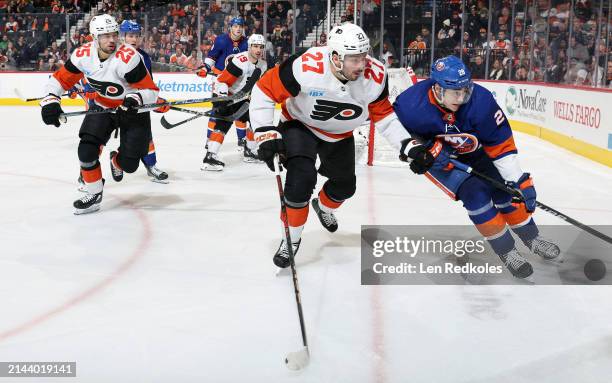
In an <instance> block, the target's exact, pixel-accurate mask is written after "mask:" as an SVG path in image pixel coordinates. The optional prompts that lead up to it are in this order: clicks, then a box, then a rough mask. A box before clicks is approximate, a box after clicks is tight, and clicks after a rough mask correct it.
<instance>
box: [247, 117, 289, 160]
mask: <svg viewBox="0 0 612 383" xmlns="http://www.w3.org/2000/svg"><path fill="white" fill-rule="evenodd" d="M254 136H255V142H256V143H257V153H258V155H259V159H260V160H262V161H264V162H265V163H266V165H268V168H270V170H272V171H274V155H276V154H279V155H280V158H281V162H282V161H283V158H284V156H285V154H286V152H285V143H284V142H283V136H282V135H281V134H280V132H279V131H278V130H276V127H274V126H264V127H261V128H259V129H257V130H256V131H255V134H254Z"/></svg>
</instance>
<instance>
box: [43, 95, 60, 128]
mask: <svg viewBox="0 0 612 383" xmlns="http://www.w3.org/2000/svg"><path fill="white" fill-rule="evenodd" d="M40 106H42V110H41V112H40V114H41V115H42V119H43V122H44V123H45V124H47V125H55V126H56V127H58V128H59V126H60V121H59V117H60V114H62V113H64V111H63V110H62V107H61V105H60V98H59V97H58V96H56V95H54V94H51V93H49V95H48V96H47V97H45V98H43V99H42V100H41V101H40Z"/></svg>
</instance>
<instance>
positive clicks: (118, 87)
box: [45, 42, 159, 112]
mask: <svg viewBox="0 0 612 383" xmlns="http://www.w3.org/2000/svg"><path fill="white" fill-rule="evenodd" d="M83 77H85V78H86V79H87V82H88V83H89V85H91V87H92V88H94V89H95V91H96V95H95V97H94V101H95V102H96V104H98V105H100V106H102V107H104V108H116V107H118V106H119V105H121V103H122V102H123V99H124V98H125V96H126V95H127V94H128V93H138V94H139V95H140V97H141V99H142V103H143V104H152V103H155V102H156V101H157V95H158V93H159V89H158V88H157V86H155V83H154V82H153V79H152V78H151V74H150V73H149V71H148V70H147V68H146V66H145V64H144V60H143V58H142V56H141V55H140V53H138V51H137V50H136V49H135V48H133V47H132V46H130V45H126V44H123V45H121V46H119V47H118V48H117V50H116V51H115V53H113V54H112V55H111V56H110V57H109V58H107V59H106V60H104V61H101V60H100V58H99V56H98V51H97V48H96V45H95V44H94V43H93V42H91V43H87V44H84V45H82V46H80V47H79V48H77V49H75V50H74V52H72V54H71V55H70V59H68V61H66V64H64V66H62V67H61V68H60V69H59V70H57V71H56V72H55V73H53V76H51V78H50V79H49V82H48V83H47V86H46V87H45V91H46V92H47V93H52V94H55V95H58V96H59V95H61V94H63V93H64V91H66V90H68V89H70V88H72V87H73V86H74V84H76V83H77V82H78V81H79V80H80V79H82V78H83ZM140 112H146V110H141V111H140Z"/></svg>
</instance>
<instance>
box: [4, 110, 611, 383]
mask: <svg viewBox="0 0 612 383" xmlns="http://www.w3.org/2000/svg"><path fill="white" fill-rule="evenodd" d="M67 109H68V110H72V109H71V108H67ZM74 110H76V109H74ZM39 113H40V112H39V108H36V107H2V108H0V118H1V121H2V124H1V125H2V128H1V130H0V182H1V189H0V198H1V199H2V201H3V204H2V205H3V208H2V214H1V215H0V246H1V249H2V251H1V254H2V256H1V257H0V302H2V303H1V304H2V309H1V310H0V313H1V314H0V361H76V362H77V378H76V379H75V378H65V379H57V378H56V379H53V380H50V381H53V382H87V383H93V382H239V381H240V382H284V381H288V382H317V383H319V382H376V383H391V382H449V383H458V382H483V383H484V382H486V383H497V382H512V383H519V382H539V383H542V382H555V383H562V382H582V383H584V382H609V381H610V377H612V346H611V344H612V299H610V297H611V294H612V288H611V287H609V286H378V287H370V286H361V284H360V251H359V249H360V225H362V224H469V220H468V218H467V216H466V214H465V213H464V211H463V208H462V207H461V206H460V204H459V203H456V202H453V201H451V200H449V199H448V197H446V196H445V195H444V194H443V193H442V192H440V191H439V190H438V189H436V188H435V187H434V186H433V185H432V184H430V183H429V182H428V181H426V180H425V179H424V178H420V177H418V176H416V175H412V174H411V173H410V172H409V171H408V170H406V169H397V168H380V167H376V168H367V167H359V168H358V171H357V173H358V174H357V179H358V189H357V194H356V195H355V197H354V198H352V199H350V200H349V201H348V202H346V203H345V204H344V206H342V208H341V209H340V210H339V212H338V214H337V215H338V218H339V221H340V228H339V230H338V232H337V233H335V234H330V233H327V232H326V231H324V230H323V229H322V227H321V226H320V224H319V222H318V220H317V218H316V216H315V215H314V214H313V213H312V212H311V215H310V217H309V220H308V224H307V226H306V229H305V231H304V235H303V242H302V247H301V249H300V252H299V255H298V257H297V267H298V272H299V278H300V285H301V292H302V301H303V307H304V314H305V318H306V326H307V331H308V336H309V341H310V349H311V363H310V365H309V366H308V367H307V368H306V369H305V370H303V371H301V372H299V373H294V372H291V371H289V370H288V369H287V368H286V367H285V366H284V363H283V360H284V357H285V355H286V354H287V353H288V352H290V351H296V350H299V349H300V347H301V338H300V335H299V334H300V333H299V324H298V319H297V314H296V308H295V300H294V296H293V292H292V286H291V279H290V278H289V277H287V276H285V277H275V276H274V267H273V265H272V262H271V256H272V254H273V253H274V251H275V250H276V248H277V246H278V243H279V241H280V235H281V231H280V226H279V217H278V216H279V213H278V212H279V206H278V195H277V190H276V185H275V181H274V178H273V175H272V173H271V172H270V171H269V170H268V169H267V168H266V167H265V166H263V165H253V164H245V163H242V162H241V160H240V155H239V153H238V152H237V150H236V139H235V134H234V132H233V130H232V131H231V132H230V133H229V134H228V140H227V141H228V142H226V143H225V145H224V146H223V149H222V157H223V158H224V159H225V161H226V162H227V167H226V169H225V171H223V172H222V173H211V172H202V171H200V164H201V160H202V157H203V154H204V153H203V136H204V127H205V120H204V119H201V120H195V121H194V122H192V123H189V124H187V125H184V126H180V127H177V128H176V129H174V130H164V129H163V128H161V126H160V125H159V123H158V120H159V117H160V116H159V115H157V114H154V115H153V120H154V122H153V125H154V137H155V143H156V146H157V153H158V160H159V163H158V165H159V167H160V168H162V169H164V170H166V171H167V172H168V173H169V174H170V181H171V182H170V183H169V184H167V185H162V184H156V183H152V182H150V181H149V180H148V177H147V176H146V173H145V171H144V170H143V169H139V170H138V171H137V172H136V173H134V174H128V175H126V176H125V178H124V180H123V182H121V183H115V182H113V181H112V179H111V177H110V174H109V169H108V153H109V149H108V148H107V149H106V150H105V151H104V153H103V155H102V157H101V158H102V159H101V161H102V166H103V173H104V175H105V177H106V180H107V183H106V187H105V190H104V201H103V203H102V209H101V210H100V212H98V213H95V214H91V215H86V216H74V215H73V214H72V202H73V200H75V199H76V198H78V197H80V196H81V194H80V193H78V192H77V190H76V179H77V176H78V160H77V153H76V148H77V143H78V138H77V132H78V127H79V124H80V119H78V118H74V119H71V120H70V121H69V123H68V124H67V125H65V126H62V127H61V128H59V129H57V128H55V127H51V126H45V125H43V124H42V122H41V121H40V114H39ZM188 116H189V115H183V114H180V113H177V112H171V114H169V115H168V119H169V120H172V121H177V120H179V119H181V118H184V117H188ZM516 141H517V145H518V147H519V150H520V155H521V163H522V165H523V167H524V168H525V169H528V170H529V171H531V172H532V174H533V175H534V179H535V183H536V186H537V190H538V193H539V196H540V198H541V200H542V201H543V202H545V203H546V204H548V205H550V206H553V207H555V208H557V209H558V210H560V211H562V212H564V213H566V214H568V215H570V216H572V217H574V218H576V219H578V220H579V221H582V222H584V223H587V224H610V223H611V222H612V208H611V205H610V197H611V194H610V191H611V190H612V170H611V169H609V168H606V167H604V166H602V165H599V164H596V163H594V162H592V161H589V160H587V159H584V158H582V157H579V156H577V155H574V154H572V153H570V152H568V151H565V150H563V149H560V148H558V147H556V146H553V145H552V144H549V143H546V142H543V141H541V140H539V139H537V138H534V137H531V136H527V135H523V134H520V133H517V134H516ZM117 145H118V143H117V141H116V140H111V142H110V143H109V148H115V147H116V146H117ZM317 190H318V189H317ZM535 218H536V220H537V222H539V223H549V224H555V223H561V222H560V221H559V220H558V219H557V218H555V217H553V216H551V215H548V214H546V213H544V212H537V213H536V214H535ZM0 381H1V382H5V381H6V382H9V381H18V382H30V381H47V380H44V379H37V380H35V379H25V378H22V379H14V380H11V379H10V378H0Z"/></svg>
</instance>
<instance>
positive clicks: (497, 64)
mask: <svg viewBox="0 0 612 383" xmlns="http://www.w3.org/2000/svg"><path fill="white" fill-rule="evenodd" d="M489 80H507V77H506V73H505V72H504V68H503V67H502V64H501V60H500V59H495V60H493V69H491V72H489Z"/></svg>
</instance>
